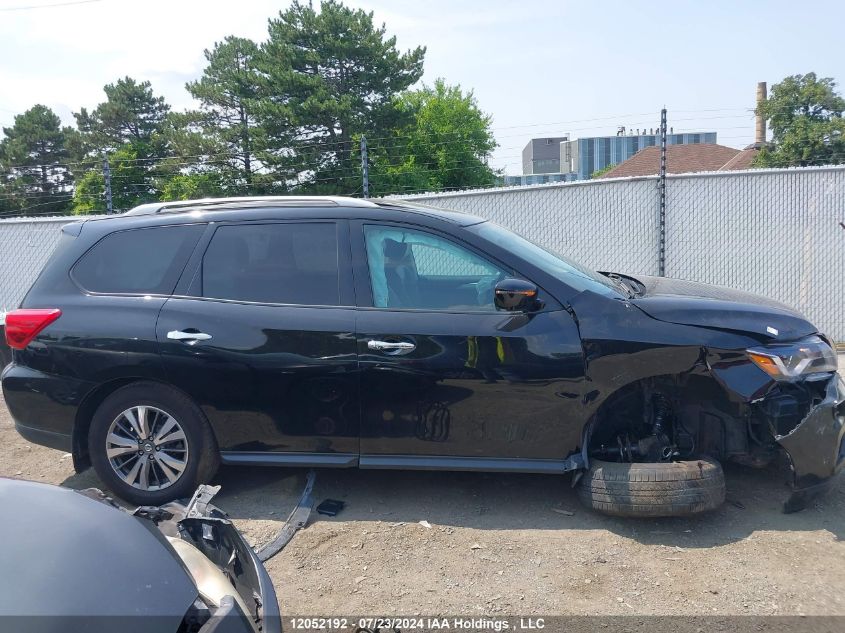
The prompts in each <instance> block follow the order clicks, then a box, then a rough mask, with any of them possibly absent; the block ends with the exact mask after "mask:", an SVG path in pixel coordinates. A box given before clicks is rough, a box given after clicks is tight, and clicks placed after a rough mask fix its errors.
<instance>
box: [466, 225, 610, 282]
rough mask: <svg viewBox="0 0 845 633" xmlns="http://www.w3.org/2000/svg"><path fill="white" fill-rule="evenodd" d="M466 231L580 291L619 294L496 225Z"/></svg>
mask: <svg viewBox="0 0 845 633" xmlns="http://www.w3.org/2000/svg"><path fill="white" fill-rule="evenodd" d="M467 228H468V229H469V230H470V231H473V232H474V233H476V234H477V235H480V236H481V237H483V238H484V239H485V240H488V241H490V242H493V243H494V244H496V246H500V247H502V248H504V249H505V250H507V251H509V252H511V253H513V254H514V255H516V256H517V257H520V258H522V259H524V260H525V261H527V262H528V263H529V264H532V265H534V266H536V267H537V268H539V269H541V270H543V271H544V272H547V273H548V274H550V275H552V276H554V277H556V278H557V279H560V280H561V281H562V282H564V283H565V284H567V285H569V286H572V287H573V288H575V289H576V290H578V291H583V290H592V291H593V292H600V293H602V294H607V291H608V289H610V290H613V291H615V292H620V288H619V287H618V286H617V285H616V284H614V282H613V280H611V279H608V278H607V277H605V276H604V275H601V274H599V273H597V272H596V271H594V270H590V269H589V268H586V267H584V266H582V265H581V264H578V263H576V262H573V261H572V260H570V259H567V258H566V257H563V256H562V255H558V254H557V253H552V252H551V251H547V250H546V249H544V248H542V247H540V246H537V245H536V244H534V242H529V241H528V240H526V239H525V238H524V237H522V236H521V235H517V234H516V233H514V232H513V231H510V230H508V229H506V228H504V227H503V226H499V225H498V224H496V223H494V222H482V223H481V224H475V225H473V226H469V227H467Z"/></svg>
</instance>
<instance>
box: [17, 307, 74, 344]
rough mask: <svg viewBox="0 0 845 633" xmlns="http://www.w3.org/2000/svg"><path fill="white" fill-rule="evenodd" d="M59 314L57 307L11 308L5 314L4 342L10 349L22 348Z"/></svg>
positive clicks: (60, 312)
mask: <svg viewBox="0 0 845 633" xmlns="http://www.w3.org/2000/svg"><path fill="white" fill-rule="evenodd" d="M60 316H62V311H61V310H59V309H58V308H44V309H29V308H26V309H20V310H13V311H12V312H9V313H8V314H7V315H6V343H7V344H8V345H9V347H11V348H12V349H23V348H24V347H26V346H27V345H29V344H30V342H31V341H32V339H34V338H35V337H36V336H37V335H38V333H39V332H40V331H41V330H43V329H44V328H45V327H47V326H48V325H50V324H51V323H52V322H53V321H55V320H56V319H58V318H59V317H60Z"/></svg>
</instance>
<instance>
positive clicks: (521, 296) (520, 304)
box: [494, 279, 539, 312]
mask: <svg viewBox="0 0 845 633" xmlns="http://www.w3.org/2000/svg"><path fill="white" fill-rule="evenodd" d="M494 292H495V297H494V303H495V304H496V307H497V308H498V309H499V310H508V311H509V312H530V311H532V310H536V309H537V307H538V306H539V301H537V286H535V285H534V284H532V283H531V282H530V281H525V280H524V279H502V280H501V281H500V282H499V283H497V284H496V289H495V291H494Z"/></svg>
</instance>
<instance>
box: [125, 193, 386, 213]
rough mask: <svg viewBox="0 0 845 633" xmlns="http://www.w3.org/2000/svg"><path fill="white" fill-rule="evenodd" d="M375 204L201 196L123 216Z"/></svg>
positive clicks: (141, 208)
mask: <svg viewBox="0 0 845 633" xmlns="http://www.w3.org/2000/svg"><path fill="white" fill-rule="evenodd" d="M339 206H345V207H375V206H377V205H375V204H373V203H372V202H370V201H369V200H363V199H361V198H345V197H341V196H252V197H240V198H202V199H200V200H178V201H175V202H150V203H148V204H142V205H139V206H137V207H134V208H133V209H130V210H129V211H127V212H126V213H124V214H123V215H155V214H157V213H180V212H183V211H191V210H194V209H209V208H214V207H227V208H229V209H244V208H257V207H339Z"/></svg>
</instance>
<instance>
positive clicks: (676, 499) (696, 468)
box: [576, 459, 725, 517]
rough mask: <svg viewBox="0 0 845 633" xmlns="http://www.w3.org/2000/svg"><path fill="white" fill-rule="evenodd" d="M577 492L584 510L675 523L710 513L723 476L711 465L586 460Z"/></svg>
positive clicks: (719, 501)
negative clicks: (676, 519)
mask: <svg viewBox="0 0 845 633" xmlns="http://www.w3.org/2000/svg"><path fill="white" fill-rule="evenodd" d="M576 492H577V494H578V498H579V499H580V500H581V502H582V503H583V504H584V505H585V506H587V507H588V508H592V509H593V510H597V511H599V512H602V513H604V514H610V515H613V516H620V517H679V516H690V515H693V514H700V513H702V512H707V511H709V510H715V509H716V508H718V507H719V506H720V505H721V504H722V503H723V502H724V500H725V476H724V473H723V472H722V466H721V465H720V464H719V462H716V461H714V460H711V459H697V460H694V461H679V462H660V463H641V462H640V463H617V462H603V461H599V460H591V463H590V468H589V469H588V470H587V472H586V473H584V475H583V476H582V477H581V479H580V480H579V482H578V484H577V486H576Z"/></svg>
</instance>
